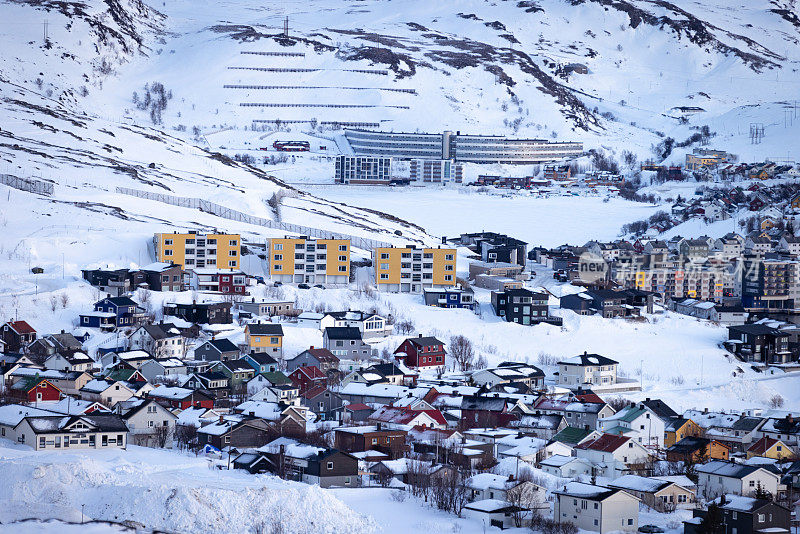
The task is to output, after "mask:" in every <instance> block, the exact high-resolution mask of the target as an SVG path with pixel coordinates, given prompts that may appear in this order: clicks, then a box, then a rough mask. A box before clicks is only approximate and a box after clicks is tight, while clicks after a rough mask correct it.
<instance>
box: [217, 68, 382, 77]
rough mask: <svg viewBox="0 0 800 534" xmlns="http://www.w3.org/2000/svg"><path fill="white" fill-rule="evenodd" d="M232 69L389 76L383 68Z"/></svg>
mask: <svg viewBox="0 0 800 534" xmlns="http://www.w3.org/2000/svg"><path fill="white" fill-rule="evenodd" d="M228 68H229V69H230V70H257V71H260V72H323V71H339V72H358V73H361V74H380V75H382V76H388V75H389V71H387V70H383V69H312V68H296V67H228Z"/></svg>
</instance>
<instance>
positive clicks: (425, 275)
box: [379, 273, 453, 282]
mask: <svg viewBox="0 0 800 534" xmlns="http://www.w3.org/2000/svg"><path fill="white" fill-rule="evenodd" d="M400 278H402V279H404V280H407V279H409V278H411V281H412V282H421V281H422V280H433V274H432V273H422V276H420V275H418V274H415V275H413V276H412V275H411V273H400ZM379 279H380V280H388V279H389V273H381V275H380V277H379ZM444 281H445V282H452V281H453V275H452V274H446V275H444Z"/></svg>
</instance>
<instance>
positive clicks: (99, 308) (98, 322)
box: [79, 297, 144, 328]
mask: <svg viewBox="0 0 800 534" xmlns="http://www.w3.org/2000/svg"><path fill="white" fill-rule="evenodd" d="M143 315H144V309H143V308H140V307H139V305H138V304H136V302H134V301H133V300H132V299H131V298H130V297H106V298H104V299H102V300H98V301H97V302H95V303H94V312H90V313H82V314H80V325H79V326H84V327H90V328H114V327H117V328H122V327H126V326H133V325H134V324H136V323H137V322H138V319H139V318H140V317H142V316H143Z"/></svg>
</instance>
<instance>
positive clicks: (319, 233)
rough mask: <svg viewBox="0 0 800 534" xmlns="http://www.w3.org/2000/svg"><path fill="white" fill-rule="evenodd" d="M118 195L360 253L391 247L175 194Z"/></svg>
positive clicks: (125, 190)
mask: <svg viewBox="0 0 800 534" xmlns="http://www.w3.org/2000/svg"><path fill="white" fill-rule="evenodd" d="M117 193H120V194H123V195H129V196H133V197H139V198H144V199H147V200H155V201H156V202H163V203H164V204H171V205H173V206H180V207H183V208H194V209H198V210H200V211H203V212H205V213H210V214H212V215H216V216H217V217H222V218H223V219H230V220H232V221H238V222H243V223H247V224H253V225H255V226H265V227H267V228H277V229H279V230H284V231H286V232H291V233H295V234H301V235H307V236H310V237H316V238H318V239H349V240H350V244H351V246H354V247H356V248H360V249H362V250H372V249H375V248H382V247H391V246H392V244H391V243H387V242H386V241H378V240H377V239H370V238H368V237H359V236H354V235H349V234H338V233H335V232H328V231H325V230H320V229H319V228H311V227H310V226H302V225H299V224H291V223H282V222H278V221H273V220H271V219H265V218H263V217H256V216H254V215H248V214H247V213H243V212H241V211H237V210H234V209H231V208H228V207H226V206H223V205H221V204H217V203H215V202H209V201H208V200H204V199H202V198H194V197H178V196H175V195H165V194H163V193H150V192H149V191H141V190H139V189H131V188H128V187H117Z"/></svg>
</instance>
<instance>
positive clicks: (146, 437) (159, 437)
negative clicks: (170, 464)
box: [115, 399, 178, 449]
mask: <svg viewBox="0 0 800 534" xmlns="http://www.w3.org/2000/svg"><path fill="white" fill-rule="evenodd" d="M115 411H116V412H117V413H118V414H120V415H121V416H122V420H123V421H125V424H126V426H127V427H128V432H129V437H128V439H129V441H130V442H131V443H133V444H134V445H141V446H143V447H165V448H167V449H171V448H172V445H173V439H174V437H175V423H176V421H177V420H178V416H177V415H175V414H173V413H172V412H170V411H169V410H167V409H166V408H164V407H163V406H161V405H160V404H159V403H157V402H156V401H154V400H145V399H131V400H128V401H123V402H120V403H117V406H116V407H115Z"/></svg>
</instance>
